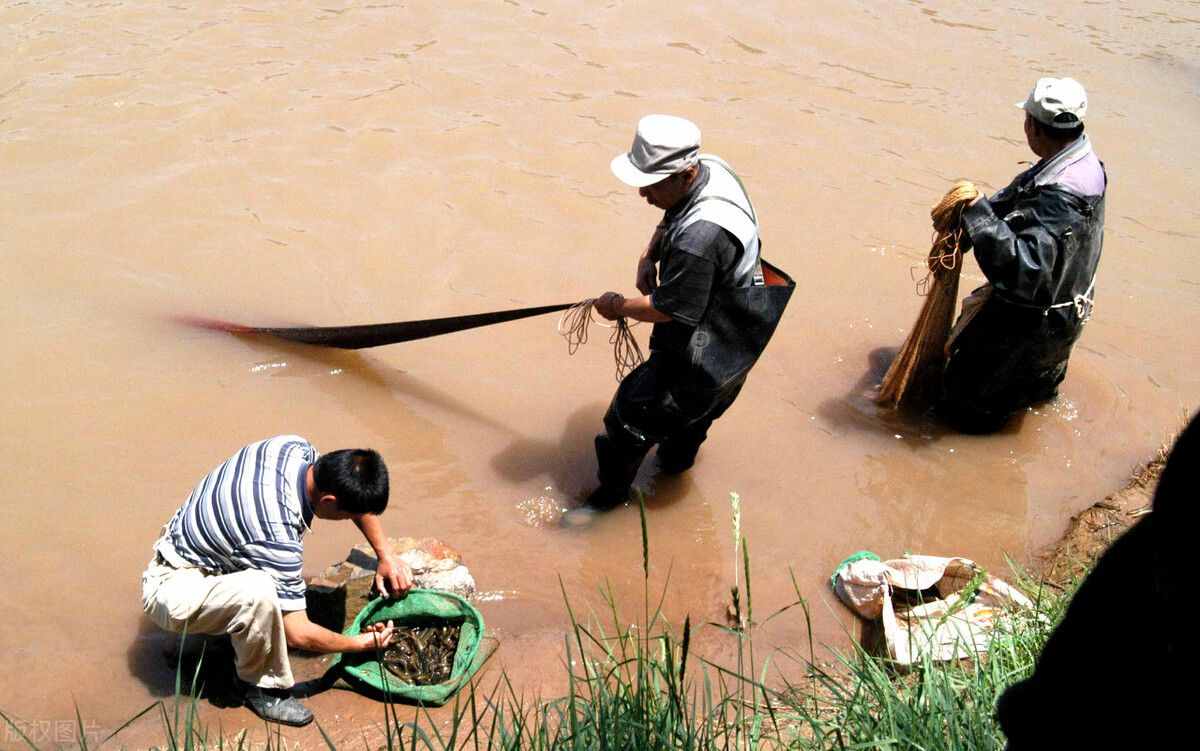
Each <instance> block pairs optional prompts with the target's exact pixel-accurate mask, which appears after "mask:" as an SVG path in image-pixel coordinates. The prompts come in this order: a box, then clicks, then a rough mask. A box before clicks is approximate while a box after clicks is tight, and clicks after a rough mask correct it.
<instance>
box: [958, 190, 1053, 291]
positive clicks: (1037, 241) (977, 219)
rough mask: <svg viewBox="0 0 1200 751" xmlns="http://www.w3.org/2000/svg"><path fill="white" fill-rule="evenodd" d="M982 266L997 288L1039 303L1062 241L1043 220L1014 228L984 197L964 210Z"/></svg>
mask: <svg viewBox="0 0 1200 751" xmlns="http://www.w3.org/2000/svg"><path fill="white" fill-rule="evenodd" d="M963 227H964V228H965V229H966V231H967V235H968V237H970V239H971V245H972V247H973V248H974V251H975V260H976V261H978V262H979V269H980V271H982V272H983V275H984V276H985V277H987V280H988V281H989V282H991V283H992V285H993V286H995V287H996V289H998V290H1000V291H1002V292H1005V293H1007V294H1009V295H1011V296H1013V297H1015V298H1016V299H1017V300H1018V301H1026V302H1030V303H1036V302H1038V301H1041V302H1045V300H1042V298H1043V297H1045V296H1046V295H1048V294H1049V293H1050V290H1051V289H1052V287H1053V274H1054V269H1055V267H1056V265H1057V259H1058V254H1059V252H1060V248H1059V241H1058V238H1056V237H1055V236H1054V235H1053V234H1052V233H1051V232H1050V231H1049V230H1047V228H1046V227H1044V226H1042V224H1041V223H1040V222H1033V223H1032V224H1030V225H1029V226H1027V227H1024V228H1023V229H1020V230H1014V229H1013V228H1012V227H1010V226H1009V225H1008V223H1007V222H1005V221H1004V220H1003V219H1001V218H1000V217H999V216H997V215H996V212H995V211H994V209H993V208H992V205H991V203H990V202H989V201H988V200H987V199H986V198H983V197H980V198H978V199H976V200H975V201H973V202H972V203H971V205H970V206H968V207H967V208H966V209H964V210H963Z"/></svg>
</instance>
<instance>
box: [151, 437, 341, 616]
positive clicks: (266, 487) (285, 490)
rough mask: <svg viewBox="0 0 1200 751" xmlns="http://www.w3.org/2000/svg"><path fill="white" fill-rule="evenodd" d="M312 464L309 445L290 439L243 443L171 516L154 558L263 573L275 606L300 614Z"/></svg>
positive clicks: (220, 569)
mask: <svg viewBox="0 0 1200 751" xmlns="http://www.w3.org/2000/svg"><path fill="white" fill-rule="evenodd" d="M316 459H317V450H316V449H315V448H313V446H312V444H310V443H309V442H308V441H306V440H305V439H303V438H301V437H300V436H295V435H281V436H276V437H274V438H268V439H266V440H265V441H258V442H257V443H252V444H250V445H249V446H246V447H245V448H243V449H242V450H241V451H238V452H237V453H236V454H234V455H233V456H231V457H229V459H228V460H227V461H226V462H225V463H224V464H222V465H221V466H219V467H217V468H216V469H214V470H213V471H212V472H209V473H208V476H206V477H205V478H204V479H203V480H201V481H200V483H199V484H198V485H197V486H196V489H195V490H193V491H192V494H191V495H190V496H188V499H187V502H186V503H184V504H183V506H182V507H181V508H180V509H179V510H178V511H176V512H175V515H174V516H172V517H171V521H169V522H167V526H166V535H165V536H164V538H163V539H164V541H166V542H169V543H170V547H169V548H166V549H164V548H165V547H166V546H163V545H161V544H160V545H159V546H158V548H157V550H158V552H159V554H160V555H162V557H163V558H164V559H166V561H167V562H168V563H170V564H173V565H179V564H181V563H182V564H186V565H191V566H197V567H199V568H202V569H205V570H207V571H212V572H216V573H222V574H230V573H234V572H236V571H245V570H246V569H259V570H261V571H266V572H267V573H269V574H270V575H271V576H272V577H273V578H274V579H275V589H276V592H278V594H279V604H280V607H281V608H282V609H283V610H285V611H291V610H304V589H305V587H304V580H303V578H301V569H302V568H303V565H304V563H303V556H304V546H303V544H302V543H301V541H300V540H301V538H302V537H303V536H304V533H305V532H307V531H308V528H309V525H310V523H311V522H312V517H313V511H312V506H311V505H310V502H309V499H308V495H307V493H306V491H305V473H306V472H307V470H308V468H309V466H311V465H312V463H313V462H315V461H316ZM172 548H173V549H172ZM172 554H175V555H172ZM178 559H182V560H181V561H180V560H178Z"/></svg>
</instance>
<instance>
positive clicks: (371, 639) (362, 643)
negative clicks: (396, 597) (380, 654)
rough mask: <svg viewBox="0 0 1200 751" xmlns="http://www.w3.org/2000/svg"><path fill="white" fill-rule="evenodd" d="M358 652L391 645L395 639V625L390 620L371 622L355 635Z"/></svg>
mask: <svg viewBox="0 0 1200 751" xmlns="http://www.w3.org/2000/svg"><path fill="white" fill-rule="evenodd" d="M355 639H356V641H357V642H358V645H357V646H358V649H357V651H359V652H369V651H371V650H375V649H384V648H385V647H388V646H391V644H392V642H394V641H395V640H396V627H395V626H393V625H392V622H391V621H388V622H387V623H372V624H371V625H370V626H367V627H366V629H364V630H363V632H362V633H361V634H359V635H358V636H357V637H355Z"/></svg>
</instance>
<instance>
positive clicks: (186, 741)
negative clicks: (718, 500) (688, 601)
mask: <svg viewBox="0 0 1200 751" xmlns="http://www.w3.org/2000/svg"><path fill="white" fill-rule="evenodd" d="M640 510H641V519H642V567H643V574H644V577H643V578H644V581H645V589H644V593H643V594H644V598H643V599H644V601H643V604H642V607H641V608H640V611H641V612H640V613H638V622H637V623H636V625H633V626H631V625H629V624H630V621H629V620H628V619H627V618H626V617H625V616H624V615H623V614H622V613H621V612H620V610H619V607H618V604H617V603H616V602H615V599H614V597H613V596H612V593H611V591H609V590H604V591H602V595H603V603H604V610H603V612H602V613H595V612H593V613H590V614H589V615H588V617H587V618H586V619H584V618H581V617H580V616H579V615H578V614H577V613H576V610H575V607H574V606H573V605H572V602H571V599H570V597H568V595H567V592H566V590H565V588H564V589H563V600H564V604H565V607H566V610H567V614H568V616H569V619H570V630H569V631H568V633H567V634H566V636H565V639H564V655H565V660H564V663H563V666H562V669H563V670H564V671H565V673H566V679H567V690H566V693H565V694H564V695H563V696H560V697H557V698H554V699H551V700H549V701H543V700H537V699H532V698H528V697H526V696H525V695H524V694H522V693H521V692H520V691H518V690H517V689H516V687H514V686H513V685H512V683H511V682H510V681H509V680H508V677H507V676H506V675H504V674H503V673H502V674H501V675H500V676H499V678H498V679H496V680H494V682H493V683H492V685H491V686H490V688H486V689H485V688H484V687H482V686H480V685H478V684H477V683H473V684H472V685H471V687H470V688H469V689H464V690H463V691H462V692H460V693H459V695H458V696H457V697H456V699H455V701H454V704H453V705H452V707H451V708H450V711H449V721H448V722H445V721H444V718H443V719H442V721H441V722H435V721H434V720H433V718H432V717H431V716H430V715H429V714H428V713H427V712H426V711H424V710H419V711H418V712H417V714H416V719H415V720H412V721H409V722H404V721H402V719H401V717H400V709H402V708H397V706H396V705H394V704H387V703H385V704H382V705H381V707H382V709H381V711H382V714H383V723H382V726H381V734H382V736H383V737H382V740H381V741H380V742H379V743H376V744H373V745H368V743H367V741H366V739H365V737H364V738H363V740H362V741H361V743H358V744H355V745H354V746H353V747H354V748H364V749H374V748H379V747H382V748H386V749H389V751H391V750H392V749H411V750H412V751H416V750H417V749H422V750H423V751H442V750H443V749H512V750H514V751H516V750H517V749H531V750H533V751H568V750H570V751H582V750H584V749H586V750H588V751H592V750H595V751H609V750H611V751H619V750H624V749H638V750H640V749H647V750H650V749H654V750H657V749H679V750H681V751H692V750H693V749H694V750H696V751H700V750H705V751H707V750H710V749H711V750H717V749H721V750H725V749H795V750H797V751H806V750H808V749H924V750H928V751H936V750H938V749H1002V748H1004V738H1003V736H1002V734H1001V733H1000V730H999V728H998V727H997V725H996V723H995V721H994V719H993V717H992V715H993V711H994V707H995V703H996V699H997V698H998V697H999V695H1000V694H1001V693H1002V692H1003V691H1004V689H1005V688H1006V687H1007V686H1009V685H1011V684H1012V683H1014V682H1016V681H1018V680H1020V679H1022V678H1024V677H1025V676H1027V675H1028V674H1029V673H1030V672H1031V671H1032V668H1033V665H1034V662H1035V660H1036V657H1037V655H1038V654H1039V652H1040V650H1041V647H1042V645H1043V644H1044V642H1045V639H1046V637H1047V636H1048V634H1049V631H1050V629H1051V625H1052V624H1053V623H1056V622H1057V620H1058V618H1059V616H1060V614H1061V610H1062V609H1063V607H1064V605H1065V603H1066V601H1067V599H1068V597H1069V595H1063V594H1059V593H1056V594H1047V595H1046V596H1042V595H1043V594H1045V593H1044V592H1043V591H1042V590H1041V589H1040V588H1038V587H1037V586H1036V584H1034V583H1032V582H1028V581H1024V582H1022V583H1023V584H1024V585H1025V589H1026V591H1032V590H1037V596H1036V597H1035V603H1036V612H1035V613H1034V614H1032V615H1031V616H1030V617H1027V618H1023V619H1021V620H1020V621H1019V622H1017V623H1015V624H1012V625H1011V626H1010V627H1009V630H1008V631H1006V632H1005V633H1002V634H1000V635H999V637H998V638H996V639H995V640H994V641H993V643H992V645H991V647H990V649H989V651H988V653H987V654H986V655H982V656H981V657H980V658H979V659H976V660H970V661H962V662H949V663H933V662H930V661H928V660H926V661H925V662H924V663H921V664H918V665H915V666H912V667H910V668H909V669H907V670H904V671H900V670H898V669H897V668H896V667H895V666H894V665H892V664H890V663H889V662H888V661H887V660H885V659H882V658H880V657H877V656H873V655H871V654H868V653H866V652H865V651H863V650H862V649H861V648H859V647H855V648H853V649H852V650H851V651H850V652H849V653H847V654H842V655H839V656H836V658H835V659H832V660H829V661H825V662H819V661H818V660H817V659H816V658H815V649H814V647H813V644H812V631H811V620H810V611H809V606H808V602H807V600H806V599H805V598H804V597H802V596H801V593H800V590H799V587H797V586H796V585H795V581H794V579H793V587H794V589H795V599H794V600H792V601H790V602H787V603H784V604H783V605H782V607H779V608H778V609H777V610H775V611H774V612H772V613H771V614H770V615H769V616H768V617H766V618H764V619H763V620H762V621H761V622H760V623H756V622H755V615H754V609H753V605H754V603H753V599H752V589H751V569H750V560H751V559H750V554H749V549H748V546H747V545H746V541H745V539H744V538H741V537H740V523H738V522H739V521H740V518H739V517H740V507H739V504H737V503H736V502H735V504H734V515H735V524H734V529H735V532H734V534H735V553H734V554H735V563H734V577H735V579H734V585H733V588H732V593H731V594H732V596H733V597H734V600H735V602H736V613H735V616H734V618H733V619H732V623H735V624H737V625H736V626H732V627H731V626H728V625H724V624H715V623H710V624H704V625H703V626H701V628H708V629H719V630H720V631H721V632H722V633H723V634H724V635H725V637H726V638H728V639H731V640H733V641H734V643H735V645H736V658H735V661H734V664H731V665H717V664H714V663H712V662H709V661H708V660H705V659H704V658H702V657H700V656H697V655H694V654H691V643H692V638H693V634H694V631H695V629H696V628H697V626H695V625H694V624H692V623H691V621H690V619H685V620H684V623H683V624H682V625H678V624H670V623H668V622H667V621H666V620H665V618H664V617H663V613H662V610H661V605H662V594H660V595H659V597H658V599H657V602H655V601H654V599H653V598H652V597H651V592H650V588H649V570H650V546H649V540H650V535H649V530H648V529H647V523H646V515H645V507H644V505H641V504H640ZM739 564H740V567H741V573H740V574H739ZM669 578H670V574H669V573H668V576H667V579H668V583H669ZM561 586H562V585H561V580H560V587H561ZM666 588H667V583H664V584H663V588H662V592H663V593H664V594H665V592H666ZM785 615H786V616H787V617H797V618H802V619H803V621H804V623H806V624H809V630H808V634H809V638H808V644H807V645H806V646H805V649H804V652H803V654H802V653H800V652H799V651H796V650H779V651H776V652H774V653H773V654H772V655H770V656H769V657H768V659H761V660H760V659H759V656H758V655H756V654H755V650H754V632H755V629H756V628H757V627H759V626H761V625H762V624H765V623H766V622H767V621H769V620H771V619H773V618H777V617H784V616H785ZM196 675H197V676H198V675H199V668H197V673H196ZM196 680H197V678H196V676H193V678H192V680H191V681H188V683H189V684H190V685H185V682H184V679H183V676H179V677H177V680H176V695H175V697H174V699H173V700H168V701H159V702H156V703H155V704H152V705H150V706H149V707H146V708H145V709H143V710H142V711H141V712H139V713H137V714H136V715H134V716H133V717H132V718H131V719H130V720H129V721H128V722H126V723H125V724H124V725H122V726H121V727H120V728H118V729H117V731H115V732H114V733H113V734H112V735H110V736H109V737H108V738H105V739H103V740H102V741H101V742H99V743H97V744H95V745H91V746H89V744H88V739H87V737H86V735H85V734H84V732H83V722H82V720H81V719H79V718H78V713H77V719H78V720H79V723H78V724H79V739H80V740H81V746H80V747H81V748H83V749H89V748H97V747H100V746H104V747H116V746H118V745H119V744H120V733H121V732H122V731H123V730H124V729H125V728H126V727H128V726H129V725H131V724H132V723H134V722H138V721H149V720H143V718H145V717H147V716H152V717H157V719H158V721H159V722H160V723H161V724H162V740H161V746H160V748H162V749H170V751H192V750H193V749H195V750H197V751H208V750H210V749H222V750H223V749H226V748H228V749H246V748H250V747H251V746H253V747H254V748H255V749H283V748H286V747H287V743H286V742H285V740H284V739H283V738H282V736H281V734H280V732H279V730H278V729H271V728H267V730H266V731H265V732H266V736H265V738H264V739H251V738H250V737H249V736H248V734H247V733H245V732H243V733H240V734H238V735H237V736H234V737H233V738H232V739H229V738H225V737H221V736H219V735H212V734H210V733H209V731H208V729H207V728H205V727H204V726H203V725H202V724H201V723H200V722H199V721H198V718H197V709H198V703H197V702H198V700H197V699H195V698H193V697H195V696H196V694H197V690H196V689H197V685H196ZM406 714H407V712H406ZM3 725H7V726H8V727H9V728H11V729H12V730H14V731H16V732H15V733H14V734H10V736H9V737H14V736H16V737H20V738H22V739H23V743H24V746H25V747H26V748H29V749H36V748H37V746H36V745H35V744H34V743H33V742H32V741H31V740H30V739H29V738H27V737H25V736H23V735H21V734H20V726H19V725H18V724H17V723H16V722H15V721H14V720H13V719H11V718H10V717H9V716H8V715H6V714H4V713H3V712H0V726H3ZM318 733H319V735H320V736H321V738H323V739H324V742H325V744H326V745H327V746H328V748H330V749H333V748H335V744H334V742H333V741H332V740H331V738H330V737H329V735H328V734H326V732H325V730H324V729H323V728H320V726H319V724H318ZM252 740H253V743H252V742H251V741H252Z"/></svg>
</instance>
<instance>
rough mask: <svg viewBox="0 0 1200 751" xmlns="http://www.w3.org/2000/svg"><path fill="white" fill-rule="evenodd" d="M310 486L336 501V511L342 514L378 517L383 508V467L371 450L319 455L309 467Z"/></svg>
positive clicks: (385, 486)
mask: <svg viewBox="0 0 1200 751" xmlns="http://www.w3.org/2000/svg"><path fill="white" fill-rule="evenodd" d="M313 484H315V485H316V486H317V492H319V493H329V494H331V495H333V496H334V497H335V498H337V507H338V510H340V511H344V512H346V513H350V514H381V513H383V510H384V509H385V508H387V502H388V471H387V465H386V464H384V463H383V457H382V456H380V455H379V452H377V451H373V450H371V449H342V450H340V451H331V452H330V453H328V454H323V455H322V456H321V457H320V458H319V459H317V463H316V464H315V465H314V467H313Z"/></svg>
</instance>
